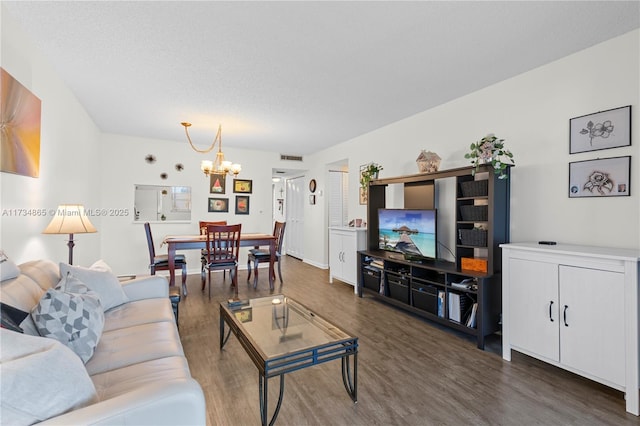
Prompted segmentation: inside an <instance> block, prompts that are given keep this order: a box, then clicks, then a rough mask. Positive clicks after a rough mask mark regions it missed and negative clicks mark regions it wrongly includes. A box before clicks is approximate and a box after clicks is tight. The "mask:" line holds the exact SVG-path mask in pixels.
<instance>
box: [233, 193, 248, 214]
mask: <svg viewBox="0 0 640 426" xmlns="http://www.w3.org/2000/svg"><path fill="white" fill-rule="evenodd" d="M236 214H249V196H247V195H236Z"/></svg>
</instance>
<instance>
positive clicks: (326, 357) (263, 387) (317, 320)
mask: <svg viewBox="0 0 640 426" xmlns="http://www.w3.org/2000/svg"><path fill="white" fill-rule="evenodd" d="M225 324H226V325H227V326H228V327H229V331H228V332H227V335H226V336H225ZM231 332H233V334H234V335H235V336H236V337H237V339H238V341H239V342H240V344H241V345H242V347H243V348H244V349H245V351H246V352H247V354H248V355H249V357H250V358H251V360H252V361H253V363H254V364H255V366H256V367H257V368H258V386H259V395H260V417H261V421H262V424H263V425H266V424H267V412H268V405H267V395H268V386H267V384H268V381H269V378H271V377H275V376H280V393H279V396H278V402H277V404H276V408H275V411H274V413H273V417H272V418H271V420H270V421H269V425H272V424H273V423H274V422H275V420H276V418H277V417H278V412H279V411H280V406H281V404H282V396H283V394H284V375H285V374H286V373H290V372H292V371H296V370H301V369H303V368H307V367H311V366H313V365H317V364H322V363H325V362H328V361H332V360H335V359H340V360H341V361H342V382H343V384H344V387H345V389H346V390H347V393H348V394H349V396H350V397H351V399H352V400H353V402H357V401H358V338H357V337H353V336H350V335H349V334H347V333H345V332H344V331H342V330H340V329H339V328H338V327H336V326H335V325H333V324H331V323H330V322H329V321H327V320H325V319H323V318H321V317H320V316H318V315H317V314H316V313H315V312H312V311H310V310H309V309H307V308H306V307H305V306H303V305H302V304H300V303H298V302H296V301H295V300H293V299H291V298H289V297H286V296H284V295H275V296H269V297H261V298H256V299H248V300H244V301H234V302H233V303H232V302H231V301H230V302H222V303H220V349H221V350H222V348H223V347H224V345H225V344H226V343H227V340H228V339H229V336H230V335H231ZM352 363H353V368H352Z"/></svg>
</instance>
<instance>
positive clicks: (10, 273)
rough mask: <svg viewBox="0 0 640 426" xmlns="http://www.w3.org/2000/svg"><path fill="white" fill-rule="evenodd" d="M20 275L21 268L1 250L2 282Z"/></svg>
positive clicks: (0, 271)
mask: <svg viewBox="0 0 640 426" xmlns="http://www.w3.org/2000/svg"><path fill="white" fill-rule="evenodd" d="M18 275H20V268H18V265H16V264H15V262H14V261H13V260H11V259H9V257H8V256H7V255H6V254H5V253H4V250H0V281H4V280H9V279H11V278H15V277H17V276H18Z"/></svg>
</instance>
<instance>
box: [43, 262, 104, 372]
mask: <svg viewBox="0 0 640 426" xmlns="http://www.w3.org/2000/svg"><path fill="white" fill-rule="evenodd" d="M31 315H32V317H33V321H34V322H35V324H36V326H37V327H38V332H39V333H40V335H41V336H44V337H50V338H53V339H56V340H58V341H59V342H61V343H63V344H65V345H67V346H68V347H69V348H71V349H72V350H73V351H74V352H75V353H76V354H77V355H78V356H79V357H80V358H81V359H82V361H83V362H87V361H89V359H91V357H92V356H93V352H94V350H95V348H96V346H97V345H98V342H99V341H100V336H101V334H102V329H103V327H104V312H103V310H102V306H101V304H100V299H99V297H98V295H97V294H96V292H94V291H92V290H90V289H89V287H87V286H86V285H84V284H83V283H82V282H80V281H79V280H78V279H77V278H75V277H74V276H73V275H71V274H68V275H67V276H65V277H64V278H63V279H62V280H61V281H60V284H59V285H58V287H56V288H55V289H53V288H52V289H49V290H47V292H46V293H45V294H44V296H42V299H40V302H39V303H38V304H37V305H36V306H35V307H34V308H33V310H32V312H31Z"/></svg>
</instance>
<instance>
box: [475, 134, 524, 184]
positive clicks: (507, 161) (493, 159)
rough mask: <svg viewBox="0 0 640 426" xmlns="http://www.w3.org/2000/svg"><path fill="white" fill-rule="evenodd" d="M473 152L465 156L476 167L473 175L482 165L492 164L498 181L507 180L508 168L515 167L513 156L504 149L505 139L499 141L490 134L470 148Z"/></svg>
mask: <svg viewBox="0 0 640 426" xmlns="http://www.w3.org/2000/svg"><path fill="white" fill-rule="evenodd" d="M470 149H471V152H468V153H467V154H465V155H464V158H467V159H469V160H471V165H472V166H473V167H474V169H473V171H472V172H471V173H472V174H473V175H475V173H476V172H477V171H478V170H479V169H480V165H482V164H491V166H492V167H493V168H494V170H495V171H496V173H497V174H498V179H506V178H507V177H508V175H507V166H508V165H513V164H514V161H513V154H512V153H511V151H509V150H508V149H506V148H505V147H504V139H498V138H497V137H496V136H495V135H494V134H493V133H489V134H488V135H487V136H485V137H484V138H482V139H480V141H478V142H476V143H472V144H471V146H470Z"/></svg>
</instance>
